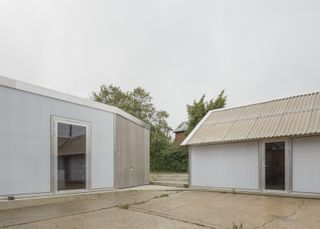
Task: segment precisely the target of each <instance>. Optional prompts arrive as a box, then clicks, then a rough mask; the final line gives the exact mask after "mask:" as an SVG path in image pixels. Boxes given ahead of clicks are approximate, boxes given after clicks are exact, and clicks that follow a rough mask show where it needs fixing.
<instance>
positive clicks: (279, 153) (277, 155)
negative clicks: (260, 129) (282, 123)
mask: <svg viewBox="0 0 320 229" xmlns="http://www.w3.org/2000/svg"><path fill="white" fill-rule="evenodd" d="M265 147H266V152H265V153H266V158H265V159H266V170H265V171H266V189H271V190H284V189H285V143H284V142H272V143H266V145H265Z"/></svg>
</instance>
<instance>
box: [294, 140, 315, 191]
mask: <svg viewBox="0 0 320 229" xmlns="http://www.w3.org/2000/svg"><path fill="white" fill-rule="evenodd" d="M292 168H293V170H292V179H293V180H292V189H293V191H295V192H311V193H320V137H305V138H295V139H293V165H292Z"/></svg>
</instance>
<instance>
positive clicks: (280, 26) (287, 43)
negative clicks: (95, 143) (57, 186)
mask: <svg viewBox="0 0 320 229" xmlns="http://www.w3.org/2000/svg"><path fill="white" fill-rule="evenodd" d="M319 12H320V1H318V0H261V1H257V0H242V1H239V0H224V1H218V0H201V1H199V0H161V1H160V0H159V1H150V0H135V1H132V0H108V1H107V0H90V1H89V0H86V1H84V0H52V1H48V0H38V1H35V0H29V1H18V0H0V75H2V76H6V77H10V78H14V79H17V80H22V81H26V82H28V83H32V84H36V85H40V86H44V87H48V88H51V89H55V90H58V91H62V92H67V93H70V94H74V95H77V96H80V97H85V98H88V97H89V95H90V92H92V91H97V90H98V89H99V86H100V85H101V84H107V85H108V84H114V85H118V86H120V87H121V88H123V89H124V90H132V89H133V88H135V87H138V86H141V87H143V88H145V89H146V90H148V91H149V92H150V93H151V95H152V96H153V98H154V103H155V105H156V107H157V108H158V109H162V110H166V111H168V112H169V114H170V118H169V124H170V125H171V127H172V128H173V129H174V128H175V127H176V126H177V125H178V124H179V123H180V122H182V121H184V120H186V119H187V113H186V104H187V103H189V104H190V103H192V102H193V100H194V99H199V98H200V97H201V95H202V94H206V95H207V97H209V98H211V97H214V96H216V95H217V94H218V93H219V92H220V91H221V90H222V89H226V94H227V95H228V104H227V106H228V107H232V106H237V105H244V104H249V103H255V102H261V101H264V100H269V99H276V98H280V97H285V96H292V95H296V94H303V93H308V92H314V91H320V42H319V41H320V13H319Z"/></svg>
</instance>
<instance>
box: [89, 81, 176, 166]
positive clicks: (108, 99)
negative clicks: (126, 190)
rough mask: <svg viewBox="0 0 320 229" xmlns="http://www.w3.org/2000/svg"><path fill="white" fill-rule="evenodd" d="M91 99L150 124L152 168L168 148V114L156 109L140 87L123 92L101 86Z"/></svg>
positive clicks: (118, 89) (169, 129)
mask: <svg viewBox="0 0 320 229" xmlns="http://www.w3.org/2000/svg"><path fill="white" fill-rule="evenodd" d="M91 99H93V100H94V101H97V102H101V103H105V104H108V105H111V106H115V107H118V108H120V109H122V110H124V111H126V112H128V113H129V114H131V115H133V116H135V117H137V118H138V119H141V120H143V121H144V122H146V123H148V124H150V126H151V133H150V159H151V160H150V167H151V168H154V167H155V164H157V161H158V158H160V157H161V154H162V153H163V152H164V151H166V150H167V149H168V148H169V147H170V144H171V137H170V131H171V128H170V127H169V125H168V122H167V119H168V117H169V114H168V113H167V112H166V111H162V110H157V109H156V107H155V106H154V104H153V103H152V97H151V96H150V93H149V92H147V91H146V90H144V89H143V88H141V87H137V88H135V89H133V90H132V91H123V90H122V89H121V88H120V87H117V86H113V85H109V86H106V85H102V86H101V87H100V91H99V92H93V93H92V96H91Z"/></svg>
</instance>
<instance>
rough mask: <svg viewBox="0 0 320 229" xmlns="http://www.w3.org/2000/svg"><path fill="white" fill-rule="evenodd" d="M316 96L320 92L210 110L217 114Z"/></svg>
mask: <svg viewBox="0 0 320 229" xmlns="http://www.w3.org/2000/svg"><path fill="white" fill-rule="evenodd" d="M314 94H320V91H314V92H309V93H306V94H299V95H293V96H288V97H282V98H278V99H272V100H267V101H262V102H256V103H250V104H246V105H240V106H234V107H225V108H220V109H214V110H210V111H212V112H213V113H215V112H220V111H226V110H232V109H237V108H245V107H250V106H254V105H260V104H266V103H271V102H276V101H281V100H287V99H292V98H297V97H302V96H310V95H314Z"/></svg>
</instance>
